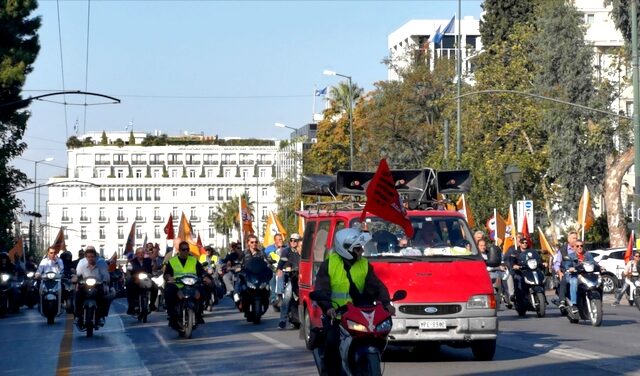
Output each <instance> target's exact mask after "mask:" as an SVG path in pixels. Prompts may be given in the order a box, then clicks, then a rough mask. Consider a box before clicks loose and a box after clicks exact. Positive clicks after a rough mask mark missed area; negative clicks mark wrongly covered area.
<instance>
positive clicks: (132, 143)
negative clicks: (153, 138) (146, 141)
mask: <svg viewBox="0 0 640 376" xmlns="http://www.w3.org/2000/svg"><path fill="white" fill-rule="evenodd" d="M135 144H136V138H135V137H134V136H133V131H130V132H129V145H135Z"/></svg>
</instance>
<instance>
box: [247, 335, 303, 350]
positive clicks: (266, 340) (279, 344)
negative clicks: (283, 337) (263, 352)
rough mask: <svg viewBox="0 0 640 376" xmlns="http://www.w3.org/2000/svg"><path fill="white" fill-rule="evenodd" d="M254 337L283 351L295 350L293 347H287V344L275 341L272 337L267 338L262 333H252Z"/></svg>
mask: <svg viewBox="0 0 640 376" xmlns="http://www.w3.org/2000/svg"><path fill="white" fill-rule="evenodd" d="M251 335H252V336H254V337H256V338H258V339H261V340H263V341H265V342H268V343H270V344H272V345H274V346H275V347H277V348H279V349H281V350H293V347H292V346H289V345H287V344H286V343H282V342H280V341H278V340H276V339H273V338H271V337H267V336H266V335H264V334H262V333H251Z"/></svg>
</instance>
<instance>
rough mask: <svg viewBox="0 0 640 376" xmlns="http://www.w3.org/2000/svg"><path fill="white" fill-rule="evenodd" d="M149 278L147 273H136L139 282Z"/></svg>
mask: <svg viewBox="0 0 640 376" xmlns="http://www.w3.org/2000/svg"><path fill="white" fill-rule="evenodd" d="M147 278H149V276H148V275H147V273H138V279H139V280H145V279H147Z"/></svg>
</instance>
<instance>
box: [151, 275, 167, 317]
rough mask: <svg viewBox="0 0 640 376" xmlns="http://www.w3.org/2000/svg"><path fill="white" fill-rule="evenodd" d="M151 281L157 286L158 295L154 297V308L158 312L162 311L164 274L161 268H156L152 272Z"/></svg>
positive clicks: (163, 307) (163, 306)
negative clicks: (156, 269)
mask: <svg viewBox="0 0 640 376" xmlns="http://www.w3.org/2000/svg"><path fill="white" fill-rule="evenodd" d="M151 280H152V281H153V283H155V284H156V286H158V297H157V298H156V308H157V310H158V312H162V310H164V309H165V305H164V275H163V274H162V270H158V271H156V272H154V273H153V277H151Z"/></svg>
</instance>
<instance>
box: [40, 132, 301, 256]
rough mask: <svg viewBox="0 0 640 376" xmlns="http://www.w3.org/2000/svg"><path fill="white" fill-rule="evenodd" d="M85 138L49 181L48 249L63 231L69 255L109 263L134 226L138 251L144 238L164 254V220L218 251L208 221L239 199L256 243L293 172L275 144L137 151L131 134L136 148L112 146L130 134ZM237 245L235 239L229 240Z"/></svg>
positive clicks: (195, 142) (199, 138) (198, 143)
mask: <svg viewBox="0 0 640 376" xmlns="http://www.w3.org/2000/svg"><path fill="white" fill-rule="evenodd" d="M85 136H86V137H89V135H85ZM85 136H83V137H79V139H80V140H84V139H85ZM90 136H91V137H92V140H94V142H95V143H94V144H92V145H90V146H85V147H78V148H70V149H68V150H67V155H68V170H67V171H68V172H67V175H66V176H61V177H54V178H51V179H50V180H49V183H54V184H55V185H52V186H50V187H49V201H48V221H47V222H48V227H49V228H50V231H48V233H49V238H50V239H49V244H51V242H53V238H54V237H55V236H56V234H57V229H58V228H60V227H63V228H64V229H65V235H66V237H67V240H66V244H67V248H68V249H69V250H70V251H72V252H73V253H74V255H75V253H76V252H77V251H78V250H79V249H80V248H85V247H86V246H87V245H94V246H95V247H96V249H99V250H100V251H101V252H102V253H103V254H104V255H105V256H107V257H108V256H110V255H112V254H113V252H115V251H117V252H119V254H121V253H122V251H123V249H124V247H125V244H126V241H127V236H128V234H129V231H130V229H131V227H132V224H133V223H134V222H135V238H136V245H137V246H140V245H142V242H143V240H144V238H145V237H147V239H148V241H150V242H154V243H156V242H157V243H159V244H160V246H161V248H164V245H165V243H166V240H165V238H166V236H165V234H164V227H165V225H166V223H167V221H168V218H169V214H171V215H172V216H173V225H174V229H175V230H176V233H177V227H178V225H179V221H180V216H181V214H182V213H183V212H184V214H185V215H186V217H187V219H188V220H189V221H190V222H191V225H192V227H193V229H194V232H195V233H196V234H198V233H199V234H200V237H201V239H202V242H203V244H204V245H207V244H213V245H215V246H218V247H220V246H224V245H226V244H224V243H225V236H224V235H223V234H220V233H217V232H216V230H215V228H214V225H213V223H212V217H213V215H214V213H215V212H216V210H217V208H218V206H219V205H220V204H222V203H224V202H227V201H229V200H231V199H232V198H234V197H236V196H240V195H241V194H242V193H245V192H246V193H248V194H249V198H250V201H251V202H252V203H253V206H254V207H255V208H256V212H257V215H256V216H255V217H256V218H255V221H254V228H255V229H256V231H257V232H258V234H259V235H260V236H262V231H263V229H262V228H263V225H264V221H263V218H265V217H266V216H267V214H268V212H269V211H271V210H277V207H276V199H275V198H276V191H275V187H274V181H275V180H276V178H277V173H278V172H280V173H281V174H284V173H286V172H287V169H289V168H292V167H293V166H294V163H292V161H289V157H290V156H291V153H289V152H287V151H286V150H282V149H281V147H280V143H279V142H278V141H275V140H258V141H259V142H257V144H259V145H261V146H237V145H249V144H251V143H250V142H237V141H238V140H234V141H236V142H227V143H223V144H226V145H216V144H212V143H211V142H203V141H211V140H213V137H207V136H204V135H196V136H190V137H184V136H183V137H180V139H181V140H182V141H184V142H183V144H177V143H176V142H173V141H172V142H171V144H170V145H165V146H142V145H140V144H141V143H142V140H143V139H144V136H145V134H144V133H139V134H138V133H136V134H134V138H135V139H136V141H135V142H136V144H135V145H125V146H117V145H116V141H115V140H117V139H118V138H119V139H121V140H123V141H127V142H128V140H129V136H130V134H129V132H108V133H106V137H107V143H106V145H102V144H101V132H99V133H96V134H91V135H90ZM247 141H248V140H247ZM230 144H233V145H235V146H230ZM299 163H301V161H300V162H299ZM279 164H283V165H284V166H286V167H285V168H280V166H279ZM300 170H301V169H300ZM238 238H239V236H238V234H237V232H236V231H233V232H232V235H231V239H232V240H234V239H238Z"/></svg>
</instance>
